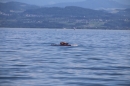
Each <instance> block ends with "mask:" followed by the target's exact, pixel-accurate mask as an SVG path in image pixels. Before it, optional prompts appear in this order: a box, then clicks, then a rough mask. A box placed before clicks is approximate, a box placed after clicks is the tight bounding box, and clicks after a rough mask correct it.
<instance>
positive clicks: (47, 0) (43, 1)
mask: <svg viewBox="0 0 130 86" xmlns="http://www.w3.org/2000/svg"><path fill="white" fill-rule="evenodd" d="M0 1H3V2H6V1H18V2H24V3H28V4H35V5H40V6H44V5H50V4H55V3H62V2H77V1H85V0H0ZM113 1H117V2H121V3H123V4H124V3H126V4H130V0H113Z"/></svg>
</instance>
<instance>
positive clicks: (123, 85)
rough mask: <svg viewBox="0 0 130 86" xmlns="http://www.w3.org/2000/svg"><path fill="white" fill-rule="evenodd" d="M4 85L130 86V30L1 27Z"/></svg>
mask: <svg viewBox="0 0 130 86" xmlns="http://www.w3.org/2000/svg"><path fill="white" fill-rule="evenodd" d="M61 41H66V42H69V43H71V44H77V45H78V46H51V44H52V43H57V44H59V42H61ZM0 86H130V31H129V30H67V29H65V30H58V29H57V30H56V29H51V30H49V29H28V28H25V29H20V28H19V29H18V28H16V29H11V28H0Z"/></svg>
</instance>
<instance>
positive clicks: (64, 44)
mask: <svg viewBox="0 0 130 86" xmlns="http://www.w3.org/2000/svg"><path fill="white" fill-rule="evenodd" d="M51 45H52V46H71V45H70V44H69V43H66V42H60V44H51Z"/></svg>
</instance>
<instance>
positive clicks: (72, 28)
mask: <svg viewBox="0 0 130 86" xmlns="http://www.w3.org/2000/svg"><path fill="white" fill-rule="evenodd" d="M4 28H6V29H56V30H80V29H79V28H76V29H73V28H65V29H64V28H25V27H24V28H23V27H15V28H13V27H0V29H4ZM81 30H130V29H96V28H95V29H94V28H93V29H90V28H89V29H87V28H86V29H85V28H83V29H81Z"/></svg>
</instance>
